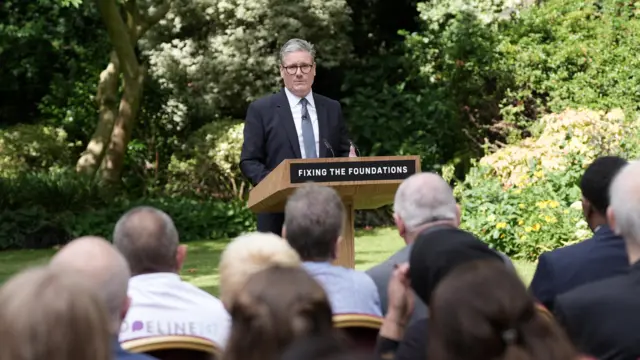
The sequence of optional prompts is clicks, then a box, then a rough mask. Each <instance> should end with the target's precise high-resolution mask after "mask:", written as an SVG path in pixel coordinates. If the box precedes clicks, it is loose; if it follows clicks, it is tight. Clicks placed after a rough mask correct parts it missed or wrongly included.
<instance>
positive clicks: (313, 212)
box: [284, 183, 345, 261]
mask: <svg viewBox="0 0 640 360" xmlns="http://www.w3.org/2000/svg"><path fill="white" fill-rule="evenodd" d="M344 220H345V208H344V205H343V204H342V200H341V199H340V196H338V193H337V192H336V191H335V190H334V189H332V188H330V187H327V186H322V185H318V184H313V183H309V184H305V185H303V186H301V187H299V188H297V189H296V191H295V192H294V193H293V195H291V197H289V199H288V201H287V205H286V206H285V221H284V226H285V237H286V239H287V241H288V242H289V244H290V245H291V247H293V248H294V249H295V250H296V251H297V252H298V254H299V255H300V257H301V258H302V260H303V261H306V260H327V259H330V258H331V257H332V256H334V255H335V250H336V249H335V247H336V243H337V240H338V238H339V237H340V235H341V234H342V230H343V227H344Z"/></svg>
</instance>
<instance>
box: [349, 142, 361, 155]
mask: <svg viewBox="0 0 640 360" xmlns="http://www.w3.org/2000/svg"><path fill="white" fill-rule="evenodd" d="M347 140H349V145H351V146H353V148H354V149H356V151H357V152H358V157H360V149H358V147H357V146H356V144H355V143H354V142H353V141H351V139H347Z"/></svg>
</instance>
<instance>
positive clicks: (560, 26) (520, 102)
mask: <svg viewBox="0 0 640 360" xmlns="http://www.w3.org/2000/svg"><path fill="white" fill-rule="evenodd" d="M639 16H640V12H639V11H638V4H637V2H633V1H631V2H623V1H619V0H603V1H566V0H548V1H545V2H543V5H541V6H536V7H532V8H530V9H528V10H527V11H524V12H522V13H521V16H520V17H519V18H517V19H516V20H515V21H513V22H511V23H508V24H505V25H504V26H503V27H502V28H501V36H502V42H501V44H500V45H499V46H498V47H497V48H496V51H497V52H499V53H500V54H501V56H500V57H501V58H502V59H503V60H502V61H504V63H505V66H506V67H507V68H509V69H511V71H512V73H513V77H514V80H515V85H514V86H513V87H511V88H510V90H509V94H508V96H507V97H505V98H504V99H503V101H502V104H503V115H504V116H505V118H506V119H508V120H510V121H514V122H521V121H530V120H532V119H533V120H535V119H536V114H537V113H540V112H542V113H544V112H547V111H551V112H561V111H563V110H564V109H566V108H569V107H572V108H589V109H594V110H605V111H608V110H610V109H613V108H622V109H624V110H625V111H630V110H636V109H637V104H638V101H639V100H640V97H639V94H638V92H637V88H638V82H637V78H638V76H640V60H639V59H638V57H637V56H635V55H634V54H637V53H638V51H639V50H640V37H639V36H640V35H639V34H640V17H639Z"/></svg>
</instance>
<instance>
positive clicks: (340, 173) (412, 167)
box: [290, 160, 416, 184]
mask: <svg viewBox="0 0 640 360" xmlns="http://www.w3.org/2000/svg"><path fill="white" fill-rule="evenodd" d="M290 169H291V183H292V184H299V183H304V182H307V181H313V182H317V183H322V182H336V181H376V180H404V179H406V178H408V177H409V176H411V175H413V174H415V173H416V162H415V160H378V161H348V162H317V163H291V164H290Z"/></svg>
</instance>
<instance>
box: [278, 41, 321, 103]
mask: <svg viewBox="0 0 640 360" xmlns="http://www.w3.org/2000/svg"><path fill="white" fill-rule="evenodd" d="M280 76H282V80H284V86H285V87H286V88H287V89H289V91H291V92H292V93H293V94H294V95H296V96H298V97H305V96H307V94H309V92H310V91H311V85H313V78H314V77H315V76H316V64H315V63H314V62H313V58H312V57H311V54H309V53H308V52H306V51H296V52H292V53H288V54H287V55H285V56H284V59H282V64H280Z"/></svg>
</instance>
